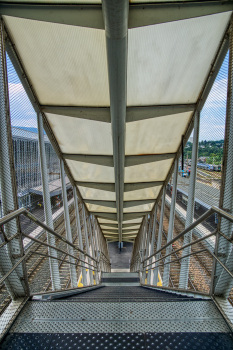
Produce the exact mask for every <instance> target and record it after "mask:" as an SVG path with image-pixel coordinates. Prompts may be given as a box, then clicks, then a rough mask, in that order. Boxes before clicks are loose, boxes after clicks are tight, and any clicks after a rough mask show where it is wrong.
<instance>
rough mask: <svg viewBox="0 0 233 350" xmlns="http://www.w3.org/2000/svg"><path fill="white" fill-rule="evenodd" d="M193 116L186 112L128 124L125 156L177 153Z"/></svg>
mask: <svg viewBox="0 0 233 350" xmlns="http://www.w3.org/2000/svg"><path fill="white" fill-rule="evenodd" d="M191 116H192V113H191V112H186V113H180V114H173V115H168V116H165V117H158V118H152V119H145V120H140V121H136V122H133V123H126V142H125V154H126V155H135V154H157V153H158V154H159V153H173V152H176V151H177V149H178V146H179V144H180V135H183V134H184V132H185V130H186V128H187V125H188V123H189V121H190V119H191ZM164 125H166V127H164Z"/></svg>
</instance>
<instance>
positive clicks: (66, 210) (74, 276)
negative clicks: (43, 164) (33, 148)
mask: <svg viewBox="0 0 233 350" xmlns="http://www.w3.org/2000/svg"><path fill="white" fill-rule="evenodd" d="M60 167H61V183H62V196H63V206H64V216H65V227H66V239H67V240H68V241H69V242H71V243H72V234H71V228H70V216H69V208H68V202H67V193H66V179H65V171H64V163H63V160H62V159H61V160H60ZM67 249H68V252H69V254H71V255H74V251H73V248H72V247H71V246H69V245H67ZM69 261H70V262H71V263H75V259H74V258H72V257H71V256H69ZM70 280H71V286H72V288H76V287H77V285H78V282H77V273H76V267H75V265H73V264H72V265H71V264H70Z"/></svg>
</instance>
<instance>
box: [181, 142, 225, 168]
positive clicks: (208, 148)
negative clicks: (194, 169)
mask: <svg viewBox="0 0 233 350" xmlns="http://www.w3.org/2000/svg"><path fill="white" fill-rule="evenodd" d="M223 145H224V140H219V141H200V142H199V145H198V158H200V157H205V158H206V163H209V164H216V165H217V164H221V162H222V157H223ZM192 147H193V144H192V143H191V142H189V141H188V142H187V144H186V146H185V148H184V158H185V159H186V158H187V157H188V158H189V159H191V157H192Z"/></svg>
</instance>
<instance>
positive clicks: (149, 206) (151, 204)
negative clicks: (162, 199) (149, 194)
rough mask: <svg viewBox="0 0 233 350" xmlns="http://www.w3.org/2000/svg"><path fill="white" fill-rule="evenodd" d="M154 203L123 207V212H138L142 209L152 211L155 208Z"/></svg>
mask: <svg viewBox="0 0 233 350" xmlns="http://www.w3.org/2000/svg"><path fill="white" fill-rule="evenodd" d="M153 205H154V204H153V203H150V204H141V205H138V206H136V207H135V206H134V207H130V208H124V209H123V213H132V212H134V213H138V212H141V211H151V210H152V208H153Z"/></svg>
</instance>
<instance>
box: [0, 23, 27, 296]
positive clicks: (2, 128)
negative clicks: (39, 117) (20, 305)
mask: <svg viewBox="0 0 233 350" xmlns="http://www.w3.org/2000/svg"><path fill="white" fill-rule="evenodd" d="M0 26H1V28H0V186H1V201H2V203H1V209H2V216H5V215H7V214H9V213H10V212H11V211H14V210H16V209H18V207H17V189H16V179H15V170H14V158H13V145H12V139H11V137H12V136H11V123H10V109H9V96H8V83H7V67H6V53H5V41H4V28H3V22H2V21H1V22H0ZM19 230H20V227H19V221H18V219H14V220H12V221H10V222H9V223H7V224H5V225H4V231H5V234H6V236H7V237H8V238H10V237H11V236H13V235H15V234H16V233H17V232H19ZM20 239H21V237H17V238H15V239H14V240H12V241H11V242H9V243H8V244H7V247H6V246H4V247H3V248H1V249H0V273H1V274H2V275H3V276H4V275H5V274H6V273H7V272H8V271H9V270H11V268H12V267H13V266H14V265H15V264H16V263H17V261H18V259H19V258H20V257H21V256H22V254H23V249H22V242H20ZM3 276H2V277H3ZM24 278H26V276H25V269H24V267H23V263H22V264H20V265H19V266H18V267H17V268H16V270H15V271H13V272H12V273H11V274H10V275H9V277H8V278H7V280H6V281H5V285H6V287H7V289H8V292H9V293H10V295H11V297H12V299H13V300H14V299H16V298H17V297H21V296H25V295H26V294H27V288H26V287H25V285H24V284H23V283H22V281H23V279H24ZM25 282H26V281H25Z"/></svg>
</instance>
